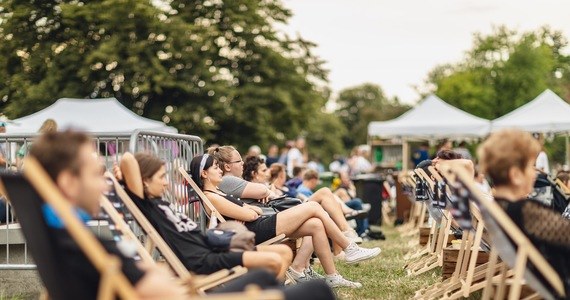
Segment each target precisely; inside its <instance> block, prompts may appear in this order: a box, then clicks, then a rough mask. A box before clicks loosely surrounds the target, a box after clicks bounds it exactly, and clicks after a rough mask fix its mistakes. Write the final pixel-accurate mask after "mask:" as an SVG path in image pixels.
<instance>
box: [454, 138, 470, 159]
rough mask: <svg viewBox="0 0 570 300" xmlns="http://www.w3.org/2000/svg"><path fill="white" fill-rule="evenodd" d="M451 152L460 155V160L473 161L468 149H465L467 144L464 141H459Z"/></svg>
mask: <svg viewBox="0 0 570 300" xmlns="http://www.w3.org/2000/svg"><path fill="white" fill-rule="evenodd" d="M453 151H455V152H457V153H459V154H461V157H462V158H465V159H470V160H473V156H472V155H471V153H470V152H469V149H467V143H466V142H465V141H461V142H460V143H459V145H457V148H455V149H453Z"/></svg>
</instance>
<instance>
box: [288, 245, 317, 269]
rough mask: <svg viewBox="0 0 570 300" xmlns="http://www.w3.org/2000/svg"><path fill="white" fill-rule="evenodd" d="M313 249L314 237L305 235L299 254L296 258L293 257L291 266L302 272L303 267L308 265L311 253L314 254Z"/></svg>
mask: <svg viewBox="0 0 570 300" xmlns="http://www.w3.org/2000/svg"><path fill="white" fill-rule="evenodd" d="M313 251H314V247H313V239H312V238H311V237H310V236H305V237H303V241H302V242H301V247H299V249H298V250H297V255H295V259H293V263H292V264H291V268H293V270H295V271H297V272H302V271H303V269H305V268H306V267H308V263H309V258H310V257H311V254H313Z"/></svg>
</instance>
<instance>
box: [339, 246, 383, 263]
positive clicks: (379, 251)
mask: <svg viewBox="0 0 570 300" xmlns="http://www.w3.org/2000/svg"><path fill="white" fill-rule="evenodd" d="M380 253H382V249H378V251H377V252H374V253H372V254H370V255H368V256H363V257H360V258H358V259H355V260H352V261H349V260H347V259H345V260H344V261H345V262H346V263H347V264H349V265H351V264H355V263H359V262H361V261H365V260H369V259H372V258H374V257H376V256H378V255H379V254H380Z"/></svg>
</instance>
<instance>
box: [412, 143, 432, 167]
mask: <svg viewBox="0 0 570 300" xmlns="http://www.w3.org/2000/svg"><path fill="white" fill-rule="evenodd" d="M426 159H429V144H428V143H422V144H421V145H420V148H419V149H418V150H416V151H415V152H414V154H412V161H413V162H414V166H417V165H418V164H419V163H421V162H422V161H424V160H426Z"/></svg>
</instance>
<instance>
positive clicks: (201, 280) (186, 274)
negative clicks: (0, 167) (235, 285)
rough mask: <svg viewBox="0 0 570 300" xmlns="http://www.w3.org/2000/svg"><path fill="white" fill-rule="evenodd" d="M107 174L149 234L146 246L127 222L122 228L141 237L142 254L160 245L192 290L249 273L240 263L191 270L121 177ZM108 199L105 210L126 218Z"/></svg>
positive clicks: (176, 272) (140, 224)
mask: <svg viewBox="0 0 570 300" xmlns="http://www.w3.org/2000/svg"><path fill="white" fill-rule="evenodd" d="M105 176H107V177H108V178H110V179H111V180H112V181H113V185H114V188H115V193H116V194H117V196H118V197H119V198H120V199H121V201H122V202H123V204H124V205H125V206H126V208H127V209H128V210H129V212H130V213H131V214H132V215H133V218H134V219H135V220H136V222H137V223H138V224H139V226H140V227H141V229H142V230H143V231H144V232H145V233H146V235H147V243H146V247H143V246H142V244H140V242H138V239H136V236H135V234H134V233H133V232H132V231H131V229H130V227H129V226H128V225H126V224H124V225H123V226H121V228H122V229H124V231H125V232H127V235H128V236H131V237H134V238H135V239H136V240H137V242H138V244H139V246H137V248H138V249H139V255H141V257H143V256H147V255H148V254H149V253H152V252H153V251H154V249H155V248H156V249H157V250H158V251H159V252H160V254H161V255H162V257H164V259H165V261H166V262H167V263H168V265H169V266H170V268H171V269H172V270H173V271H174V273H175V274H176V275H177V276H178V277H179V278H180V279H182V280H183V281H184V282H188V283H189V284H190V290H191V292H195V293H197V294H201V295H204V294H205V293H206V291H207V290H208V289H211V288H213V287H216V286H218V285H220V284H223V283H225V282H228V281H230V280H233V279H235V278H237V277H239V276H241V275H243V274H245V273H247V268H244V267H241V266H238V267H234V268H232V269H231V270H220V271H218V272H215V273H213V274H210V275H208V276H198V275H192V274H191V273H190V271H189V270H187V269H186V267H185V266H184V264H183V263H182V262H181V261H180V259H179V258H178V257H177V256H176V254H175V253H174V252H173V251H172V249H171V248H170V247H169V246H168V244H167V243H166V242H165V241H164V239H163V238H162V236H160V234H159V233H158V231H156V229H155V228H154V226H153V225H152V224H151V223H150V222H149V220H148V219H147V218H146V217H145V215H144V214H143V213H142V212H141V211H140V209H139V208H138V207H137V205H136V204H135V203H134V202H133V200H132V199H131V198H130V197H129V195H128V194H127V193H126V191H125V190H124V189H123V188H122V187H121V185H120V184H119V183H118V182H117V180H116V179H115V178H114V177H113V176H112V175H111V174H110V173H106V174H105ZM105 200H107V201H105ZM106 202H108V199H105V198H104V199H103V208H104V209H105V211H107V213H109V212H110V211H111V213H110V214H109V216H110V217H111V218H113V221H114V222H115V223H119V224H121V223H124V220H122V218H121V217H120V216H119V215H118V212H117V211H116V210H115V208H114V207H113V206H112V204H111V203H108V204H106ZM112 211H114V212H112ZM115 218H119V219H121V220H115ZM121 221H122V222H121ZM142 249H144V251H142V252H143V253H142V254H141V250H142ZM151 259H152V258H151ZM153 262H154V260H153Z"/></svg>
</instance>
